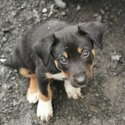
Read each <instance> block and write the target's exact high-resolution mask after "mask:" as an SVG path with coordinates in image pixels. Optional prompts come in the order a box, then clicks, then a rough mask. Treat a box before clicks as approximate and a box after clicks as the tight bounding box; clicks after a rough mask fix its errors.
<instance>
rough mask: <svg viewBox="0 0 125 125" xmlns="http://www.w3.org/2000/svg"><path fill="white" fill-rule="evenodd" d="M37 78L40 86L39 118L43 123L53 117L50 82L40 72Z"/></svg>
mask: <svg viewBox="0 0 125 125" xmlns="http://www.w3.org/2000/svg"><path fill="white" fill-rule="evenodd" d="M37 77H38V86H39V95H38V105H37V116H38V117H40V118H41V120H42V121H48V120H49V119H50V118H51V117H52V116H53V108H52V90H51V87H50V80H48V79H47V78H46V77H45V76H44V74H41V73H39V72H38V73H37Z"/></svg>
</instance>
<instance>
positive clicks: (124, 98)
mask: <svg viewBox="0 0 125 125" xmlns="http://www.w3.org/2000/svg"><path fill="white" fill-rule="evenodd" d="M65 1H66V0H65ZM69 1H70V0H67V2H66V8H64V9H62V8H60V7H57V6H56V5H54V3H55V2H54V0H20V1H19V0H1V1H0V61H4V59H6V58H7V57H8V56H9V55H10V53H11V51H12V49H13V46H14V44H15V42H16V41H17V40H18V39H20V38H21V37H22V36H23V35H24V34H25V32H26V31H27V30H28V29H29V28H30V27H31V26H32V25H33V24H35V23H37V22H39V21H41V22H45V21H46V20H48V19H51V18H58V19H61V20H64V21H67V22H69V24H76V23H78V22H84V21H95V20H96V21H101V22H103V23H104V26H105V34H104V39H103V43H104V49H103V50H99V49H98V48H96V59H95V62H94V76H93V80H92V82H91V83H90V85H89V86H87V87H86V88H83V90H82V94H83V95H84V96H85V98H84V99H82V98H80V99H79V100H77V101H76V100H72V99H71V100H69V99H67V96H66V93H65V91H64V87H63V84H62V83H57V84H56V85H54V87H53V89H54V95H53V105H54V117H53V118H52V119H51V120H50V122H48V123H43V122H42V121H41V120H40V119H38V118H37V116H36V105H31V104H29V103H28V101H27V100H26V90H27V86H28V83H27V80H26V79H25V78H23V77H21V76H20V75H18V73H17V72H16V70H12V69H10V68H8V67H4V66H3V65H2V64H0V125H125V0H105V1H104V0H101V1H100V0H71V1H70V2H69Z"/></svg>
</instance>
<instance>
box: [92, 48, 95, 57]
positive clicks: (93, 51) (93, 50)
mask: <svg viewBox="0 0 125 125" xmlns="http://www.w3.org/2000/svg"><path fill="white" fill-rule="evenodd" d="M92 53H93V55H94V57H95V49H92Z"/></svg>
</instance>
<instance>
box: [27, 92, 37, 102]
mask: <svg viewBox="0 0 125 125" xmlns="http://www.w3.org/2000/svg"><path fill="white" fill-rule="evenodd" d="M27 100H28V102H29V103H36V102H37V101H38V92H28V93H27Z"/></svg>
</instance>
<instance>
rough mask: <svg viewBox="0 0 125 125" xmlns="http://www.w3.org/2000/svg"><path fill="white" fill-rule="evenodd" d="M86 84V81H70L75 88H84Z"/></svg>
mask: <svg viewBox="0 0 125 125" xmlns="http://www.w3.org/2000/svg"><path fill="white" fill-rule="evenodd" d="M87 83H88V80H86V81H84V82H77V81H76V80H71V84H72V86H73V87H75V88H84V87H86V84H87Z"/></svg>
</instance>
